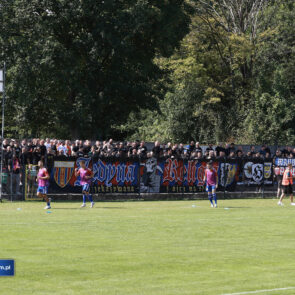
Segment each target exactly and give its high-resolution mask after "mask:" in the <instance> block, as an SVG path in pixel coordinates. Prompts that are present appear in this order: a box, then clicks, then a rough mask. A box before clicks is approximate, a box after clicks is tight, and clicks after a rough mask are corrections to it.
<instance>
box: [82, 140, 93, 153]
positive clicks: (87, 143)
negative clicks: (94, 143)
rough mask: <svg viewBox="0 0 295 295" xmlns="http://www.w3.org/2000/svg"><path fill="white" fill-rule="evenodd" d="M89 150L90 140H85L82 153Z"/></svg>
mask: <svg viewBox="0 0 295 295" xmlns="http://www.w3.org/2000/svg"><path fill="white" fill-rule="evenodd" d="M90 150H91V142H90V140H86V141H85V144H84V148H83V153H84V155H88V154H89V152H90Z"/></svg>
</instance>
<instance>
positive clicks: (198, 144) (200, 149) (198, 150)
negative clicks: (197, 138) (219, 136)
mask: <svg viewBox="0 0 295 295" xmlns="http://www.w3.org/2000/svg"><path fill="white" fill-rule="evenodd" d="M195 150H196V153H198V152H201V153H203V149H202V148H201V146H200V143H199V142H197V143H196V148H195Z"/></svg>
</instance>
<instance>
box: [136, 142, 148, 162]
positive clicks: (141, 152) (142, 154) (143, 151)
mask: <svg viewBox="0 0 295 295" xmlns="http://www.w3.org/2000/svg"><path fill="white" fill-rule="evenodd" d="M138 152H139V154H138V155H139V156H140V157H142V158H145V157H146V154H147V147H146V146H145V142H144V141H141V142H140V145H139V148H138Z"/></svg>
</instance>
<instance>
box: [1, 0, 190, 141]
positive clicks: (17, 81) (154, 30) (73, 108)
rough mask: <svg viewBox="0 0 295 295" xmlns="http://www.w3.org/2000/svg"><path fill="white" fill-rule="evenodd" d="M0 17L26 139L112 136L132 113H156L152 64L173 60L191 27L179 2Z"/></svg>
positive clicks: (15, 5)
mask: <svg viewBox="0 0 295 295" xmlns="http://www.w3.org/2000/svg"><path fill="white" fill-rule="evenodd" d="M0 12H1V23H2V24H5V25H4V31H3V32H2V33H1V47H2V48H3V52H4V53H5V59H7V60H8V66H9V72H8V85H9V87H8V95H9V97H10V107H11V108H12V109H14V111H15V110H16V108H15V106H21V107H20V108H19V110H18V111H19V115H18V116H17V117H18V121H17V123H18V125H19V126H20V128H21V127H22V128H23V129H25V130H27V132H26V133H25V134H23V135H29V134H30V133H31V134H32V135H38V134H39V135H40V134H47V135H53V134H55V135H56V136H68V137H69V136H71V137H81V136H82V137H104V138H105V137H107V136H113V135H116V134H114V131H113V130H112V128H111V126H112V125H113V124H118V123H120V122H124V121H125V119H126V117H127V116H128V115H129V113H130V112H131V111H137V110H138V109H139V108H154V106H155V99H156V98H157V97H159V96H160V95H161V91H159V89H160V87H157V81H158V80H160V78H161V77H162V75H163V73H162V72H161V71H160V69H159V68H158V67H157V65H156V64H155V63H154V62H153V59H154V57H155V56H156V55H163V56H166V57H168V56H169V55H171V54H172V53H173V50H174V48H175V47H177V46H178V44H179V41H180V40H181V39H182V38H183V36H184V35H185V34H186V33H187V32H188V25H189V16H188V6H187V5H186V4H185V3H184V1H181V0H177V1H176V0H167V1H151V0H149V1H147V0H146V1H142V0H137V1H135V0H134V1H111V0H110V1H92V0H84V1H79V0H34V1H30V3H28V1H25V0H14V1H8V0H5V1H3V3H2V5H1V7H0ZM3 58H4V56H2V60H3ZM40 118H42V119H40Z"/></svg>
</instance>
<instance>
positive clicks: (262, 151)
mask: <svg viewBox="0 0 295 295" xmlns="http://www.w3.org/2000/svg"><path fill="white" fill-rule="evenodd" d="M259 153H260V155H262V156H263V157H264V156H265V154H266V151H265V144H263V145H262V146H261V149H260V151H259Z"/></svg>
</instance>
